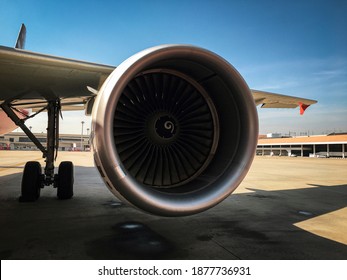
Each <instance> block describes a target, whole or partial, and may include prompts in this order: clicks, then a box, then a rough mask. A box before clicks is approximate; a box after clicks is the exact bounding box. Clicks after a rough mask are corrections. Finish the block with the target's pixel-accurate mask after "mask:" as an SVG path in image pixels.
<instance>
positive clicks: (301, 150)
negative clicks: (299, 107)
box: [257, 133, 347, 158]
mask: <svg viewBox="0 0 347 280" xmlns="http://www.w3.org/2000/svg"><path fill="white" fill-rule="evenodd" d="M257 155H277V156H301V157H304V156H306V157H341V158H346V157H347V133H339V134H329V135H314V136H303V137H290V138H261V139H258V146H257Z"/></svg>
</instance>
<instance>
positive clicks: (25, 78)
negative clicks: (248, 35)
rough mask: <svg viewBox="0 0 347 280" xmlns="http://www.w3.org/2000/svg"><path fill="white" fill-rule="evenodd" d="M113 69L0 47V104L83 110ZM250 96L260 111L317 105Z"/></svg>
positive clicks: (287, 98)
mask: <svg viewBox="0 0 347 280" xmlns="http://www.w3.org/2000/svg"><path fill="white" fill-rule="evenodd" d="M114 69H115V67H114V66H108V65H101V64H96V63H90V62H85V61H78V60H72V59H67V58H63V57H56V56H50V55H44V54H39V53H34V52H29V51H25V50H22V49H16V48H8V47H3V46H0V103H2V102H4V101H6V102H10V103H11V104H12V105H13V106H16V107H17V108H30V109H32V110H33V111H34V112H35V111H36V110H37V109H39V108H42V106H44V104H45V103H46V101H47V100H54V99H57V98H59V99H60V100H61V105H62V110H83V109H84V106H83V105H84V104H86V103H87V102H88V100H89V99H90V98H91V97H93V96H95V95H96V92H97V90H98V89H99V88H100V87H101V85H102V84H103V82H104V81H105V80H106V78H107V77H108V76H109V74H111V72H112V71H113V70H114ZM90 89H95V91H93V90H90ZM252 93H253V97H254V101H255V103H256V105H260V104H262V106H261V108H296V107H298V106H300V112H301V114H303V112H304V111H305V109H306V108H307V107H308V106H310V105H311V104H314V103H316V102H317V101H315V100H310V99H304V98H300V97H293V96H288V95H282V94H277V93H270V92H265V91H259V90H252ZM76 105H77V106H76ZM78 105H79V106H78ZM81 105H82V106H81Z"/></svg>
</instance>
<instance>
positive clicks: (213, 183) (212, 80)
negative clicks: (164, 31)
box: [92, 45, 258, 216]
mask: <svg viewBox="0 0 347 280" xmlns="http://www.w3.org/2000/svg"><path fill="white" fill-rule="evenodd" d="M92 115H93V124H92V126H93V129H92V130H93V141H92V142H93V149H94V159H95V163H96V165H97V167H98V169H99V171H100V174H101V176H102V178H103V179H104V181H105V183H106V185H107V186H108V188H109V189H110V190H111V191H112V192H113V193H114V194H115V195H116V196H117V197H118V198H120V199H122V200H123V201H126V202H128V203H130V204H132V205H134V206H135V207H137V208H140V209H142V210H144V211H147V212H150V213H152V214H156V215H161V216H183V215H191V214H195V213H199V212H201V211H204V210H206V209H208V208H210V207H212V206H214V205H216V204H218V203H219V202H221V201H222V200H223V199H225V198H226V197H228V196H229V195H230V194H231V193H232V192H233V191H234V190H235V189H236V188H237V186H238V185H239V184H240V183H241V181H242V180H243V178H244V177H245V175H246V174H247V172H248V169H249V167H250V165H251V163H252V160H253V157H254V154H255V149H256V145H257V139H258V116H257V111H256V107H255V104H254V100H253V96H252V94H251V92H250V90H249V88H248V86H247V84H246V82H245V81H244V80H243V78H242V77H241V75H240V74H239V73H238V72H237V71H236V70H235V68H234V67H233V66H231V65H230V64H229V63H228V62H227V61H225V60H224V59H223V58H221V57H220V56H218V55H216V54H214V53H212V52H210V51H207V50H204V49H201V48H198V47H194V46H187V45H163V46H158V47H154V48H150V49H147V50H144V51H142V52H140V53H138V54H135V55H134V56H132V57H130V58H129V59H127V60H126V61H124V62H123V63H122V64H121V65H120V66H119V67H118V68H116V69H115V70H114V71H113V72H112V74H111V75H110V76H109V77H108V79H107V80H106V81H105V83H104V84H103V86H102V88H101V89H100V92H99V94H98V96H97V98H96V100H95V104H94V107H93V114H92Z"/></svg>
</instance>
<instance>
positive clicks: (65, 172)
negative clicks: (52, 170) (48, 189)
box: [54, 161, 74, 199]
mask: <svg viewBox="0 0 347 280" xmlns="http://www.w3.org/2000/svg"><path fill="white" fill-rule="evenodd" d="M73 183H74V172H73V164H72V162H71V161H63V162H61V163H60V165H59V169H58V174H56V175H55V180H54V187H56V188H57V189H58V192H57V195H58V198H59V199H70V198H71V197H72V196H73Z"/></svg>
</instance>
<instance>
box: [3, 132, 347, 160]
mask: <svg viewBox="0 0 347 280" xmlns="http://www.w3.org/2000/svg"><path fill="white" fill-rule="evenodd" d="M36 137H37V138H38V140H39V141H40V142H41V143H42V144H43V145H44V146H45V145H46V134H45V133H38V134H36ZM0 149H2V150H4V149H6V150H36V149H37V148H36V146H35V145H34V144H33V143H32V142H31V141H30V139H29V138H28V136H26V135H25V134H24V133H23V132H11V133H8V134H5V135H2V136H0ZM59 150H60V151H89V150H90V135H81V134H79V135H78V134H60V135H59ZM256 154H257V155H262V156H299V157H338V158H346V157H347V133H333V134H329V135H313V136H299V137H288V136H285V137H282V136H281V135H280V134H271V135H267V136H259V140H258V146H257V151H256Z"/></svg>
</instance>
